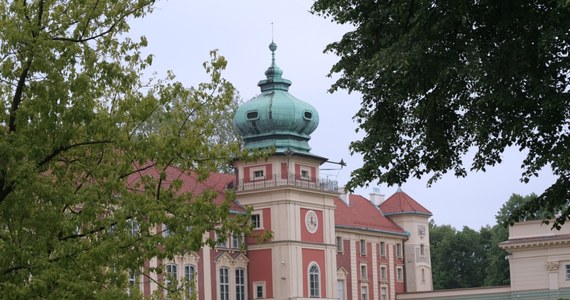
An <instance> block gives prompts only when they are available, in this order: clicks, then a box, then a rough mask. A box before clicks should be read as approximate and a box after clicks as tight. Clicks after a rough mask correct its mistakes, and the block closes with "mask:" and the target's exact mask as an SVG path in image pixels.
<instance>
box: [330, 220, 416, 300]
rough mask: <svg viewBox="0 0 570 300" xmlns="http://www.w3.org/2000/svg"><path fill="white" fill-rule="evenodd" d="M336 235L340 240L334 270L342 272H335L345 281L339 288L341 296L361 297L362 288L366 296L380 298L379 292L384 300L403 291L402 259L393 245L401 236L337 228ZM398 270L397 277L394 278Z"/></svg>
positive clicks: (392, 297)
mask: <svg viewBox="0 0 570 300" xmlns="http://www.w3.org/2000/svg"><path fill="white" fill-rule="evenodd" d="M336 235H337V237H339V238H341V239H342V249H338V250H341V251H337V257H336V261H337V273H339V274H342V273H345V275H344V276H341V275H338V277H339V280H341V281H343V283H344V284H345V286H344V288H343V289H342V290H344V291H345V294H346V298H344V299H349V300H359V299H362V292H363V288H365V289H366V291H367V294H368V298H367V299H383V298H382V295H383V292H384V294H385V299H386V300H389V299H396V294H397V293H403V292H404V290H405V270H404V260H403V257H397V255H396V248H397V247H396V245H397V244H400V245H402V244H403V242H404V237H403V236H396V235H390V234H386V233H374V232H370V231H368V232H366V231H357V230H345V229H339V228H337V230H336ZM361 241H364V243H365V248H364V249H365V250H364V249H361ZM382 246H383V247H384V250H383V251H382V250H381V249H382ZM361 250H364V251H361ZM363 268H364V269H363ZM398 269H400V272H401V273H400V275H401V279H400V280H398V279H397V272H398Z"/></svg>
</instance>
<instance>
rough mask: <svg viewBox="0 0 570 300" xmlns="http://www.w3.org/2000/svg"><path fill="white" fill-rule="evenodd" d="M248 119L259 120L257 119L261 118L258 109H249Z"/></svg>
mask: <svg viewBox="0 0 570 300" xmlns="http://www.w3.org/2000/svg"><path fill="white" fill-rule="evenodd" d="M247 119H248V120H257V119H259V114H258V113H257V111H256V110H254V111H248V112H247Z"/></svg>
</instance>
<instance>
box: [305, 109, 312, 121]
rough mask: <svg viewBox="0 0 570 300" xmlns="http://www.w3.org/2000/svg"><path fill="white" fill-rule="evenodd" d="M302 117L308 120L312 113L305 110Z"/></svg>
mask: <svg viewBox="0 0 570 300" xmlns="http://www.w3.org/2000/svg"><path fill="white" fill-rule="evenodd" d="M303 117H304V118H305V120H310V119H312V118H313V113H312V112H310V111H308V110H306V111H305V113H304V114H303Z"/></svg>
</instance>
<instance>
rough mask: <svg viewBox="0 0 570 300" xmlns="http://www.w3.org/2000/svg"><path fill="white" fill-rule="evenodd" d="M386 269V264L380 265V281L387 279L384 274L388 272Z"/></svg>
mask: <svg viewBox="0 0 570 300" xmlns="http://www.w3.org/2000/svg"><path fill="white" fill-rule="evenodd" d="M386 270H387V268H386V266H380V280H382V281H386V280H387V279H388V277H387V276H386V274H388V273H387V271H386Z"/></svg>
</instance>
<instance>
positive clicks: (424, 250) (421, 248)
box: [420, 244, 426, 256]
mask: <svg viewBox="0 0 570 300" xmlns="http://www.w3.org/2000/svg"><path fill="white" fill-rule="evenodd" d="M425 255H426V249H425V246H424V244H420V256H425Z"/></svg>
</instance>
